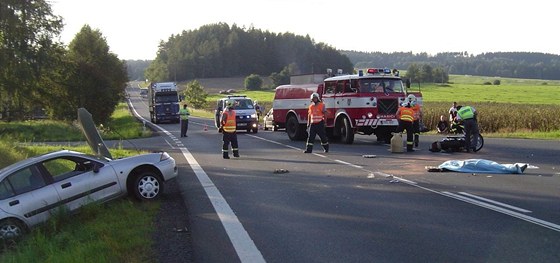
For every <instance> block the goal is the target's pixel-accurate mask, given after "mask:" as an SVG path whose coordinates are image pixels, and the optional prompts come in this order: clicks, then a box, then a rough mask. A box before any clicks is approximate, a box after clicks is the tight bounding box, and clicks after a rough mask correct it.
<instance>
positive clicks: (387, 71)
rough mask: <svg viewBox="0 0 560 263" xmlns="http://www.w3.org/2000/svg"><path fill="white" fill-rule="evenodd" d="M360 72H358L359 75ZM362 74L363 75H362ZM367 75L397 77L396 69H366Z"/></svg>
mask: <svg viewBox="0 0 560 263" xmlns="http://www.w3.org/2000/svg"><path fill="white" fill-rule="evenodd" d="M361 72H362V71H360V73H361ZM362 74H363V73H362ZM367 74H370V75H374V74H389V75H390V74H393V75H395V76H398V75H399V71H398V70H397V69H393V70H391V69H388V68H368V69H367Z"/></svg>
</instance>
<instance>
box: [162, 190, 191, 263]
mask: <svg viewBox="0 0 560 263" xmlns="http://www.w3.org/2000/svg"><path fill="white" fill-rule="evenodd" d="M164 191H165V192H164V194H163V195H162V196H161V199H160V202H161V207H160V210H159V212H158V214H157V216H156V218H155V220H154V222H153V226H154V229H155V231H154V233H153V235H152V249H153V250H154V253H155V256H156V260H155V261H157V262H162V263H164V262H165V263H173V262H187V263H188V262H194V261H193V250H192V242H191V241H192V239H191V234H190V228H189V218H188V209H187V206H186V205H185V202H184V201H183V196H182V193H181V190H180V188H179V183H178V182H177V180H171V181H169V182H168V183H166V184H165V190H164Z"/></svg>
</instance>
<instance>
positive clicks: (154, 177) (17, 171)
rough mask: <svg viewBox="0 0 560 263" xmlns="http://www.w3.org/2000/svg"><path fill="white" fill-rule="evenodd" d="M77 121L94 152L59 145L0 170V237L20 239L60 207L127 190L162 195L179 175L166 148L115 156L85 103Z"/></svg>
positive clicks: (152, 196) (106, 198) (107, 197)
mask: <svg viewBox="0 0 560 263" xmlns="http://www.w3.org/2000/svg"><path fill="white" fill-rule="evenodd" d="M78 121H79V123H80V124H81V126H82V131H83V132H84V134H85V136H86V139H87V142H88V144H89V146H90V147H91V148H92V150H93V152H95V153H96V154H95V155H90V154H85V153H81V152H76V151H69V150H60V151H56V152H51V153H47V154H43V155H40V156H35V157H31V158H28V159H26V160H22V161H20V162H17V163H14V164H12V165H10V166H7V167H5V168H3V169H1V170H0V240H10V239H17V238H19V237H20V236H22V235H23V234H24V233H26V232H27V231H28V230H29V229H30V228H31V227H33V226H35V225H37V224H40V223H43V222H45V221H47V220H48V219H49V218H50V217H51V215H53V214H56V209H63V211H74V210H76V209H78V208H80V207H82V206H84V205H86V204H88V203H91V202H106V201H109V200H113V199H115V198H118V197H122V196H125V195H127V194H128V195H131V196H133V197H135V198H136V199H138V200H142V201H144V200H154V199H157V198H158V197H160V196H161V195H162V193H163V190H164V184H165V183H166V182H167V181H169V180H171V179H173V178H175V177H176V176H177V173H178V170H177V165H176V163H175V160H174V159H173V158H172V157H171V156H170V155H169V154H168V153H166V152H153V153H146V154H139V155H135V156H131V157H125V158H119V159H113V157H112V156H111V153H110V152H109V149H108V148H107V146H106V145H105V143H104V142H103V140H102V139H101V136H100V135H99V132H98V131H97V129H96V127H95V124H94V123H93V120H92V116H91V114H90V113H89V112H88V111H87V110H85V109H83V108H80V109H79V110H78Z"/></svg>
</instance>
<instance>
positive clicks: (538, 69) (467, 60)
mask: <svg viewBox="0 0 560 263" xmlns="http://www.w3.org/2000/svg"><path fill="white" fill-rule="evenodd" d="M341 53H342V54H344V55H346V56H347V57H348V58H349V59H350V61H352V63H353V64H354V67H355V68H368V67H391V68H398V69H408V68H409V67H410V65H412V64H416V65H430V66H431V67H433V68H443V69H444V70H445V71H446V72H447V74H459V75H477V76H488V77H495V76H497V77H504V78H524V79H549V80H560V56H559V55H554V54H545V53H533V52H494V53H483V54H479V55H472V54H468V52H444V53H438V54H436V55H433V56H432V55H428V54H427V53H419V54H413V53H412V52H394V53H382V52H359V51H341Z"/></svg>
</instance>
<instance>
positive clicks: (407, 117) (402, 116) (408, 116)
mask: <svg viewBox="0 0 560 263" xmlns="http://www.w3.org/2000/svg"><path fill="white" fill-rule="evenodd" d="M397 117H398V118H399V120H402V121H408V122H413V121H414V110H413V109H412V108H408V107H401V108H400V111H399V116H397Z"/></svg>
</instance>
